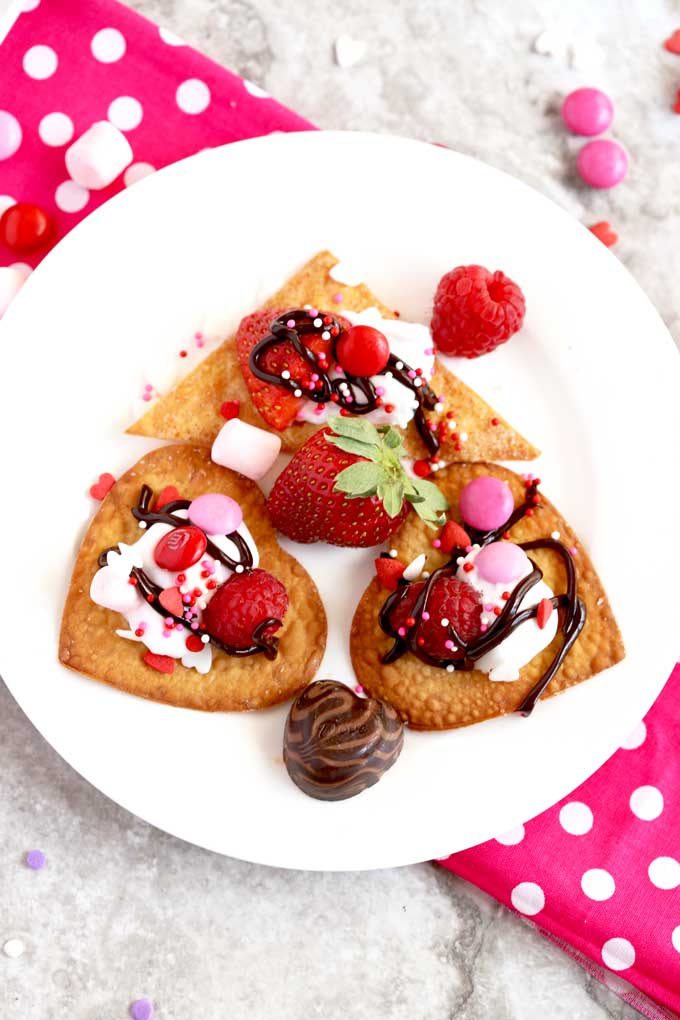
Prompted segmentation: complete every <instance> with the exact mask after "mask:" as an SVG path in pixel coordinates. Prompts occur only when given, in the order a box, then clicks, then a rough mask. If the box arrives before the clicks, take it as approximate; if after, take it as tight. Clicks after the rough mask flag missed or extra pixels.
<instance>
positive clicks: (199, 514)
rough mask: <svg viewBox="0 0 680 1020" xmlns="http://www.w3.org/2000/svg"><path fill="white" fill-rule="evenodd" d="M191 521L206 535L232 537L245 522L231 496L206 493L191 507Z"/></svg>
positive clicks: (197, 498) (239, 508) (198, 497)
mask: <svg viewBox="0 0 680 1020" xmlns="http://www.w3.org/2000/svg"><path fill="white" fill-rule="evenodd" d="M189 520H190V521H191V523H192V524H195V525H196V527H197V528H202V529H203V531H205V533H206V535H230V534H231V532H232V531H236V529H237V528H239V527H240V525H241V524H242V522H243V511H242V510H241V507H240V506H239V505H238V503H237V502H236V500H235V499H232V498H231V496H223V495H222V494H221V493H219V492H206V493H204V495H202V496H197V497H196V499H195V500H193V502H192V503H191V505H190V507H189Z"/></svg>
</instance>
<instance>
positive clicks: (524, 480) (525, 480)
mask: <svg viewBox="0 0 680 1020" xmlns="http://www.w3.org/2000/svg"><path fill="white" fill-rule="evenodd" d="M519 477H520V478H521V479H522V481H523V482H528V481H529V475H527V474H526V473H525V474H523V475H520V476H519Z"/></svg>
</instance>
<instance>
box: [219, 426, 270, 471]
mask: <svg viewBox="0 0 680 1020" xmlns="http://www.w3.org/2000/svg"><path fill="white" fill-rule="evenodd" d="M280 450H281V440H280V439H279V437H278V436H275V435H273V434H272V433H271V432H265V431H264V429H258V428H256V427H255V426H254V425H248V423H247V422H245V421H241V419H240V418H232V419H231V421H228V422H225V424H224V425H223V426H222V428H221V429H220V431H219V433H218V435H217V438H216V440H215V442H214V443H213V445H212V450H211V453H210V456H211V457H212V459H213V460H214V462H215V463H216V464H221V465H222V467H226V468H231V470H232V471H238V472H239V473H240V474H242V475H245V476H246V478H252V480H253V481H254V482H259V480H260V478H263V477H264V476H265V475H266V474H267V472H268V471H269V469H270V467H272V465H273V463H274V461H275V460H276V458H277V457H278V455H279V452H280Z"/></svg>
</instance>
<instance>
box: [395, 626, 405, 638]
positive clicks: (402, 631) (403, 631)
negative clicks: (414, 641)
mask: <svg viewBox="0 0 680 1020" xmlns="http://www.w3.org/2000/svg"><path fill="white" fill-rule="evenodd" d="M397 634H398V635H399V637H406V631H405V629H404V628H403V627H400V628H399V630H398V631H397Z"/></svg>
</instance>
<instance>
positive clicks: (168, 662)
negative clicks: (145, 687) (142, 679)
mask: <svg viewBox="0 0 680 1020" xmlns="http://www.w3.org/2000/svg"><path fill="white" fill-rule="evenodd" d="M144 662H145V663H146V664H147V666H151V668H152V669H156V670H158V672H159V673H168V674H169V673H173V672H174V669H175V660H174V659H173V658H172V656H171V655H154V653H153V652H147V653H146V655H145V656H144Z"/></svg>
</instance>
